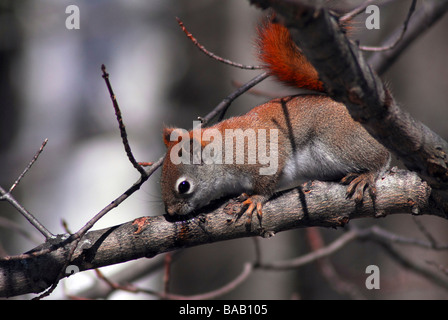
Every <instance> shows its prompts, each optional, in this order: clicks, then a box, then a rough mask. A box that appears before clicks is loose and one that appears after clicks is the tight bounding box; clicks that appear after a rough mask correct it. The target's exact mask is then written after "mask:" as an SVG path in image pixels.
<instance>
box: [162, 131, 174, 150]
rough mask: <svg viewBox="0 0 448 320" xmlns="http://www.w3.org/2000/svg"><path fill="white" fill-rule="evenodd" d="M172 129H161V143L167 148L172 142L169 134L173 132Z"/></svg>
mask: <svg viewBox="0 0 448 320" xmlns="http://www.w3.org/2000/svg"><path fill="white" fill-rule="evenodd" d="M173 130H174V128H163V143H165V146H166V147H167V148H168V147H169V146H170V144H171V143H172V141H170V136H171V132H173Z"/></svg>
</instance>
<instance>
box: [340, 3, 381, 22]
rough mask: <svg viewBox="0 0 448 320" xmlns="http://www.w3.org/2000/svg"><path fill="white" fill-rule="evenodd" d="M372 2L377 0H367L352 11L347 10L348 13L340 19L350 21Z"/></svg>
mask: <svg viewBox="0 0 448 320" xmlns="http://www.w3.org/2000/svg"><path fill="white" fill-rule="evenodd" d="M372 2H375V0H367V1H365V2H364V3H361V4H360V5H359V6H357V7H356V8H354V9H353V10H352V11H350V12H347V13H346V14H344V15H343V16H342V17H341V18H340V19H339V20H340V21H343V22H345V21H350V20H351V19H353V18H354V17H356V16H357V15H358V14H360V13H361V12H363V11H364V10H365V9H366V8H367V6H368V5H369V4H371V3H372Z"/></svg>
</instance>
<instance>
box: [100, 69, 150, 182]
mask: <svg viewBox="0 0 448 320" xmlns="http://www.w3.org/2000/svg"><path fill="white" fill-rule="evenodd" d="M101 70H102V72H103V79H104V81H105V82H106V86H107V90H109V94H110V98H111V100H112V104H113V106H114V110H115V115H116V117H117V121H118V125H119V127H120V135H121V139H122V140H123V145H124V149H125V151H126V155H127V156H128V159H129V161H130V162H131V163H132V165H133V166H134V168H135V169H137V171H138V172H140V174H141V175H142V176H145V175H146V174H147V173H146V171H145V169H143V168H142V166H141V165H140V164H139V163H138V162H137V161H136V160H135V158H134V155H133V154H132V151H131V146H130V145H129V141H128V135H127V133H126V128H125V125H124V123H123V117H122V116H121V111H120V107H119V106H118V101H117V98H116V96H115V93H114V91H113V89H112V86H111V84H110V81H109V73H107V71H106V66H105V65H104V64H103V65H101Z"/></svg>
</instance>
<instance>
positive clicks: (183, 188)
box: [177, 180, 190, 194]
mask: <svg viewBox="0 0 448 320" xmlns="http://www.w3.org/2000/svg"><path fill="white" fill-rule="evenodd" d="M177 190H178V191H179V193H180V194H184V193H187V192H188V191H189V190H190V183H189V182H188V181H187V180H184V181H181V182H180V183H179V184H178V185H177Z"/></svg>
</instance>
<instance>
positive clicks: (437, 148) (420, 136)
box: [251, 0, 448, 213]
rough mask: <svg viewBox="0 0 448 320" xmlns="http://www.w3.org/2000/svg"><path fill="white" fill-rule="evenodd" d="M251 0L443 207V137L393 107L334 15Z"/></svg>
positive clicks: (297, 4)
mask: <svg viewBox="0 0 448 320" xmlns="http://www.w3.org/2000/svg"><path fill="white" fill-rule="evenodd" d="M251 2H252V3H256V4H258V5H260V6H263V7H272V8H273V9H274V10H275V11H276V12H277V13H278V14H279V17H280V18H279V19H280V21H281V22H282V23H284V24H285V25H286V26H287V27H288V28H289V30H290V32H291V35H292V37H293V40H294V41H295V42H296V43H297V44H298V45H299V47H300V48H301V49H302V51H303V52H304V54H305V55H306V56H307V58H308V60H310V62H311V63H312V64H313V66H314V67H315V68H316V69H317V71H318V72H319V76H320V78H321V80H322V81H323V82H324V84H325V87H326V90H327V92H328V93H329V95H330V96H331V97H332V98H334V99H335V100H337V101H341V102H342V103H344V104H345V105H346V106H347V109H348V110H349V111H350V114H351V115H352V117H353V118H354V119H355V120H357V121H359V122H360V123H361V124H362V125H363V126H364V127H365V128H366V130H367V131H368V132H369V133H370V134H371V135H372V136H373V137H375V138H376V139H377V140H378V141H380V142H381V143H382V144H383V145H385V146H386V147H387V148H388V149H389V150H391V151H392V152H394V153H395V154H396V155H397V156H398V157H399V159H400V160H401V161H402V162H403V164H404V165H406V167H407V168H408V169H409V170H414V171H416V172H418V173H419V174H420V175H421V177H422V178H424V179H425V180H426V181H428V183H429V184H430V185H431V186H432V187H434V188H437V189H439V190H437V194H434V195H433V197H434V201H437V202H438V204H439V206H440V208H442V209H443V210H445V211H446V212H447V213H448V206H447V198H448V194H447V193H446V192H444V191H443V190H445V189H446V188H447V187H448V143H447V142H446V141H445V140H443V139H442V138H441V137H440V136H438V135H437V134H436V133H434V132H433V131H432V130H430V129H429V128H428V127H426V126H425V125H424V124H422V123H420V122H419V121H417V120H415V119H413V118H412V116H411V115H410V114H408V113H406V112H405V111H403V110H402V109H401V108H399V107H398V105H397V103H396V102H395V100H394V98H393V96H392V95H391V93H390V91H389V90H388V89H387V87H386V86H385V84H384V83H383V82H382V81H381V79H380V78H379V77H378V76H377V75H376V74H375V73H374V72H373V70H372V69H371V68H370V66H369V65H368V64H367V63H366V61H365V60H364V58H363V56H362V54H361V52H360V50H359V49H358V48H357V46H356V44H355V43H353V42H351V41H349V40H348V39H347V37H346V36H345V34H344V33H343V32H341V31H340V28H339V26H338V23H337V21H336V18H335V17H333V16H332V15H331V14H330V12H329V11H327V10H326V9H325V8H322V7H321V6H318V5H316V4H313V3H312V2H310V1H304V0H300V1H294V2H290V1H276V0H251ZM436 2H439V0H437V1H436ZM440 2H448V1H440ZM316 34H319V37H316V36H315V35H316Z"/></svg>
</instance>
